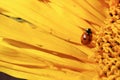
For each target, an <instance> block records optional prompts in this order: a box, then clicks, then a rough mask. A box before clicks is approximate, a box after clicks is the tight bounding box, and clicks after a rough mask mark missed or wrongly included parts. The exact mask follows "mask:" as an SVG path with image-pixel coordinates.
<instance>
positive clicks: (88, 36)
mask: <svg viewBox="0 0 120 80" xmlns="http://www.w3.org/2000/svg"><path fill="white" fill-rule="evenodd" d="M91 41H92V31H91V29H90V28H88V29H86V31H85V32H84V33H83V34H82V36H81V43H82V44H83V45H89V44H90V43H91Z"/></svg>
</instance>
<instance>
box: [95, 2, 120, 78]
mask: <svg viewBox="0 0 120 80" xmlns="http://www.w3.org/2000/svg"><path fill="white" fill-rule="evenodd" d="M109 6H110V7H109V8H108V10H107V12H108V13H107V14H108V16H107V18H106V20H105V26H103V27H102V31H100V32H99V35H98V36H97V38H98V39H97V43H96V45H97V47H96V48H97V54H96V55H95V60H96V62H97V63H98V64H99V68H100V70H99V75H100V77H101V79H102V80H120V0H110V1H109Z"/></svg>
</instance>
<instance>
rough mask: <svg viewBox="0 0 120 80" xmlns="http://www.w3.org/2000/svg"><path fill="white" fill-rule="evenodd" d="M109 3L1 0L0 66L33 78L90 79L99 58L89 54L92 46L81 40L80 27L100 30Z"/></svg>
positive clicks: (4, 70) (1, 69)
mask: <svg viewBox="0 0 120 80" xmlns="http://www.w3.org/2000/svg"><path fill="white" fill-rule="evenodd" d="M92 2H94V4H93V3H92ZM102 3H104V2H102ZM97 4H98V5H97ZM106 6H107V5H106V4H105V3H104V5H102V4H101V1H96V0H89V1H88V0H82V1H78V0H59V1H58V0H51V1H50V2H48V3H44V2H41V1H39V0H38V1H37V0H11V1H10V0H1V1H0V8H1V9H3V10H1V12H0V13H2V14H1V15H0V21H1V23H0V26H1V27H0V36H1V41H0V57H1V58H0V66H1V67H0V71H3V72H6V73H8V74H11V75H13V76H15V77H20V78H25V79H30V80H73V79H74V80H87V79H88V78H89V79H90V80H92V78H93V77H94V75H91V74H97V72H96V70H95V67H96V64H95V63H94V62H93V61H92V59H89V58H88V56H89V55H91V54H94V52H93V51H92V50H91V49H89V48H88V47H86V46H83V45H81V43H80V36H81V35H82V33H83V30H82V29H81V28H88V27H89V28H92V29H93V30H96V31H97V30H99V28H100V27H101V26H102V25H103V20H104V19H105V14H104V13H103V12H104V8H105V7H106ZM101 10H103V11H102V12H100V11H101ZM3 14H4V15H3ZM6 15H7V16H6ZM16 17H20V18H22V19H23V22H20V21H18V20H17V18H16ZM17 73H18V74H17Z"/></svg>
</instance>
